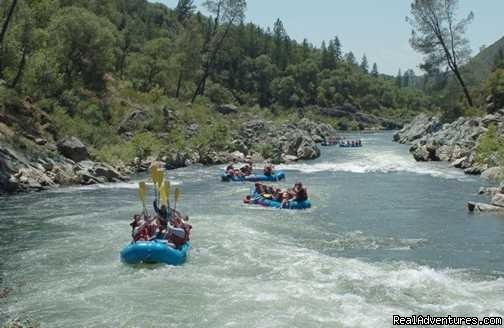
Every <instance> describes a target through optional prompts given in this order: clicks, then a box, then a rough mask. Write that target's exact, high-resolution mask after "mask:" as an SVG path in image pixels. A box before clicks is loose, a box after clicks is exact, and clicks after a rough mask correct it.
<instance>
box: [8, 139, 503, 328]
mask: <svg viewBox="0 0 504 328" xmlns="http://www.w3.org/2000/svg"><path fill="white" fill-rule="evenodd" d="M390 137H391V136H390V135H389V134H377V135H371V136H369V137H366V138H365V139H364V142H365V146H364V148H362V150H361V151H359V150H346V149H339V148H326V149H324V150H323V155H322V158H321V159H320V160H318V161H313V162H305V163H298V164H293V165H286V166H284V167H283V168H284V169H285V170H287V181H286V182H282V183H281V184H279V186H288V185H290V184H291V183H293V182H294V181H295V180H302V181H303V182H304V183H305V185H307V186H308V188H309V194H310V197H311V198H312V202H313V204H314V207H313V208H312V209H311V210H309V211H294V212H291V211H285V210H271V209H263V208H254V207H247V206H246V205H244V204H242V202H241V199H242V196H243V195H245V194H247V193H248V191H249V189H250V185H249V184H245V183H235V184H232V183H221V182H219V176H218V173H219V168H218V167H213V168H201V167H199V168H185V169H181V170H176V171H172V172H169V175H170V178H171V179H173V181H177V182H180V183H183V184H182V190H183V193H182V200H181V204H180V205H181V209H182V210H183V211H185V212H187V213H188V214H189V215H190V217H191V222H192V224H193V225H194V227H195V229H194V236H193V244H194V249H193V251H192V253H191V256H190V259H189V261H188V262H187V263H186V265H184V266H182V267H168V266H140V267H130V266H126V265H123V264H122V263H120V261H119V251H120V250H121V248H122V247H123V246H124V245H125V244H127V243H128V241H129V233H130V231H129V226H128V218H129V217H130V216H131V214H132V213H134V212H135V211H139V210H140V209H141V205H140V203H139V201H138V200H137V198H136V190H135V188H136V182H132V183H126V184H116V185H107V186H105V187H103V186H100V187H92V188H87V187H86V188H80V187H79V188H66V189H60V190H56V191H53V192H50V193H44V194H29V195H21V196H16V197H10V198H3V199H0V211H1V213H2V214H1V218H0V236H1V239H0V248H1V250H2V251H1V253H0V287H8V288H12V291H11V292H10V293H9V295H8V296H7V297H6V298H3V299H0V323H3V322H4V321H5V320H8V319H9V318H14V317H18V316H22V317H29V318H32V319H34V320H36V321H38V322H40V323H42V326H43V327H205V328H206V327H210V328H211V327H240V328H241V327H391V326H392V315H394V314H400V315H411V314H430V315H437V316H442V315H443V316H444V315H448V314H450V315H452V316H462V315H464V316H466V315H470V316H479V317H483V316H495V315H499V316H504V310H503V309H504V275H503V272H504V252H503V251H504V242H503V241H504V238H503V237H504V218H503V217H499V216H496V215H485V216H483V217H473V216H470V215H468V214H467V213H466V212H465V210H464V208H463V204H464V201H465V200H467V198H468V197H473V193H474V191H475V190H477V187H478V181H477V179H475V178H465V177H463V176H462V175H461V174H460V173H459V172H458V171H456V170H454V169H451V168H448V167H447V166H446V165H444V164H442V163H438V164H432V163H423V164H418V163H415V162H414V161H412V160H411V159H410V158H409V155H408V154H407V148H405V147H403V146H400V145H396V144H392V143H391V142H389V140H390ZM352 165H353V166H352ZM474 197H475V196H474Z"/></svg>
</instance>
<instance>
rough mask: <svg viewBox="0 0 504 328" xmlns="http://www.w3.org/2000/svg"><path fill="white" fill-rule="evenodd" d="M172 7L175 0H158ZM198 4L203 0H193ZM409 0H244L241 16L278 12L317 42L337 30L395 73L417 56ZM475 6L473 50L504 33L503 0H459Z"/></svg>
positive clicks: (263, 19)
mask: <svg viewBox="0 0 504 328" xmlns="http://www.w3.org/2000/svg"><path fill="white" fill-rule="evenodd" d="M158 2H162V3H164V4H166V5H167V6H168V7H171V8H174V7H175V6H176V4H177V0H159V1H158ZM195 3H196V4H197V5H198V9H202V10H203V8H201V4H202V3H203V0H195ZM410 3H411V1H410V0H309V1H308V0H248V1H247V12H246V15H247V17H246V20H247V21H248V22H253V23H255V24H258V25H259V26H261V27H264V28H266V27H268V26H270V27H271V26H273V23H274V22H275V21H276V19H277V18H280V19H281V20H282V22H283V24H284V27H285V29H286V30H287V33H288V34H289V36H290V37H291V38H293V39H295V40H297V41H302V40H303V39H305V38H306V39H308V41H310V42H311V43H312V44H314V45H316V46H320V44H321V42H322V41H323V40H326V41H328V40H331V39H332V38H333V37H334V36H335V35H337V36H338V37H339V39H340V41H341V43H342V46H343V51H344V52H348V51H352V52H353V53H354V54H355V56H356V57H357V58H358V59H359V60H360V58H361V57H362V55H363V54H364V53H365V54H366V56H367V57H368V61H369V62H370V63H373V62H376V63H377V65H378V69H379V71H380V72H382V73H386V74H391V75H395V74H397V71H398V69H399V68H401V69H402V70H403V71H404V70H405V69H409V68H411V69H414V70H415V71H416V72H417V73H419V72H420V70H419V69H418V65H419V64H420V63H421V61H422V58H421V56H420V55H419V54H417V53H416V52H415V51H414V50H413V49H411V46H410V45H409V42H408V39H409V37H410V33H411V28H410V27H409V24H408V23H407V22H406V20H405V17H406V16H407V15H408V14H409V10H410ZM470 11H473V12H474V15H475V18H474V21H473V22H472V23H471V25H469V27H468V30H467V37H468V38H469V40H470V42H471V48H472V51H473V52H472V54H473V55H475V54H477V53H478V51H479V49H480V47H481V46H482V45H490V44H492V43H493V42H495V41H497V40H498V39H500V38H501V37H502V36H504V19H503V17H504V16H503V15H504V14H503V13H504V0H461V1H460V10H459V12H460V15H467V14H468V13H469V12H470Z"/></svg>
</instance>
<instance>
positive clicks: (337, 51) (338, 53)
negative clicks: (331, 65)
mask: <svg viewBox="0 0 504 328" xmlns="http://www.w3.org/2000/svg"><path fill="white" fill-rule="evenodd" d="M333 44H334V59H335V60H336V63H339V62H340V61H341V60H342V57H343V53H342V51H341V42H340V40H339V38H338V37H337V36H335V37H334V41H333Z"/></svg>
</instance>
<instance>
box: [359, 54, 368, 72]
mask: <svg viewBox="0 0 504 328" xmlns="http://www.w3.org/2000/svg"><path fill="white" fill-rule="evenodd" d="M360 68H361V70H362V71H363V72H364V73H366V74H367V73H369V64H368V60H367V57H366V54H364V55H362V60H361V63H360Z"/></svg>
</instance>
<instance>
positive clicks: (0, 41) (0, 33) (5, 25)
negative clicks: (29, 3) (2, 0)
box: [0, 0, 17, 47]
mask: <svg viewBox="0 0 504 328" xmlns="http://www.w3.org/2000/svg"><path fill="white" fill-rule="evenodd" d="M16 5H17V0H12V3H11V6H10V8H9V12H8V13H7V18H6V19H5V22H4V23H3V26H2V30H1V31H0V47H2V44H3V40H4V37H5V33H6V32H7V28H8V27H9V23H10V20H11V18H12V15H13V14H14V9H15V8H16Z"/></svg>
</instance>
